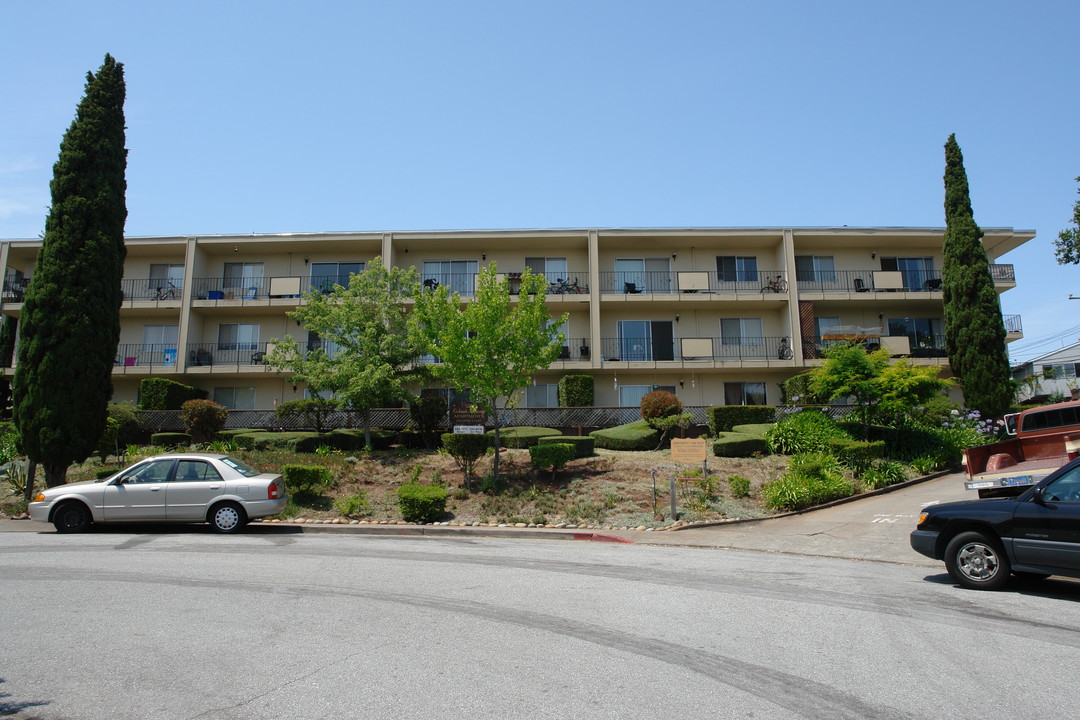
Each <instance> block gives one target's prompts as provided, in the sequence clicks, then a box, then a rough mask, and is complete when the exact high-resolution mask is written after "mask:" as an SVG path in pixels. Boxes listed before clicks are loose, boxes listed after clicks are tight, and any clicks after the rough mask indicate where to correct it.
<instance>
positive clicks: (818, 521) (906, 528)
mask: <svg viewBox="0 0 1080 720" xmlns="http://www.w3.org/2000/svg"><path fill="white" fill-rule="evenodd" d="M975 499H977V496H976V495H975V493H974V492H968V491H967V490H965V489H964V475H963V474H962V473H954V474H950V475H945V476H942V477H939V478H936V479H934V480H927V481H925V482H922V483H917V484H914V485H910V486H908V487H904V488H900V489H897V490H894V491H893V492H888V493H883V494H881V495H876V496H873V497H869V498H863V499H860V500H854V501H851V502H847V503H843V504H840V505H835V506H833V507H827V508H822V509H820V510H812V511H810V512H806V513H801V514H798V515H789V516H786V517H778V518H770V519H766V520H757V521H753V522H745V523H735V524H729V525H714V526H710V527H703V528H691V529H687V530H678V531H675V532H665V533H648V534H646V533H634V534H633V536H629V535H628V537H631V539H633V540H634V541H635V542H639V543H649V544H657V545H682V546H688V547H712V548H730V549H738V550H759V551H763V552H777V553H789V554H794V555H814V556H819V557H834V558H847V559H852V560H872V561H877V562H891V563H900V564H904V565H925V566H927V567H938V566H940V563H937V562H935V561H933V560H931V559H930V558H927V557H924V556H922V555H919V554H918V553H916V552H915V551H914V550H912V549H911V546H910V545H909V544H908V534H909V533H910V532H911V531H912V530H914V529H915V523H916V522H917V521H918V518H919V512H920V511H921V509H922V508H924V507H926V506H927V505H932V504H936V503H943V502H951V501H953V500H975ZM619 534H620V535H622V534H623V533H619Z"/></svg>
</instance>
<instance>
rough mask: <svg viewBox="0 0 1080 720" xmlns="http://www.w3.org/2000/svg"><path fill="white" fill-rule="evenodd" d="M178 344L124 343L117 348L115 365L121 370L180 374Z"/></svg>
mask: <svg viewBox="0 0 1080 720" xmlns="http://www.w3.org/2000/svg"><path fill="white" fill-rule="evenodd" d="M178 360H179V356H178V351H177V348H176V343H162V344H154V343H123V344H121V345H118V346H117V348H116V360H114V361H113V365H114V366H115V367H119V368H131V367H142V368H150V369H151V370H153V371H157V372H161V371H173V372H178V371H179V370H180V367H179V366H178V364H177V362H178Z"/></svg>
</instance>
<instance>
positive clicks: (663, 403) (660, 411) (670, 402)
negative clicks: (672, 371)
mask: <svg viewBox="0 0 1080 720" xmlns="http://www.w3.org/2000/svg"><path fill="white" fill-rule="evenodd" d="M682 411H683V404H682V401H681V400H679V398H677V397H675V393H670V392H668V391H667V390H653V391H652V392H651V393H648V394H646V395H645V397H643V398H641V419H642V420H646V421H650V422H649V424H650V425H651V424H652V422H651V421H653V420H657V419H659V418H665V417H671V416H672V415H678V414H679V413H681V412H682Z"/></svg>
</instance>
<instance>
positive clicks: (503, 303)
mask: <svg viewBox="0 0 1080 720" xmlns="http://www.w3.org/2000/svg"><path fill="white" fill-rule="evenodd" d="M546 289H547V280H546V279H545V278H544V276H543V275H534V274H532V273H531V272H530V271H529V269H528V268H526V269H525V271H524V272H523V273H522V274H521V285H520V288H519V291H518V294H517V295H513V296H511V294H510V286H509V283H508V282H507V280H506V279H505V278H502V279H500V278H499V276H498V274H497V273H496V269H495V263H491V264H490V265H488V266H487V267H486V268H484V269H483V270H481V271H480V274H479V275H478V276H477V279H476V297H475V298H474V299H473V301H472V302H462V300H461V297H460V296H459V295H458V293H456V292H455V293H453V294H451V293H450V292H449V290H448V288H447V287H446V286H441V287H439V288H436V289H435V290H433V291H424V292H423V293H421V294H420V295H419V296H418V297H417V301H416V314H417V316H418V317H419V318H420V320H421V322H422V324H423V327H424V328H425V329H426V332H427V333H428V339H429V343H430V351H431V352H432V353H433V354H434V355H437V356H438V357H439V358H441V359H442V364H441V365H437V366H436V367H435V373H436V375H437V376H438V377H440V378H441V379H443V380H444V381H446V382H447V383H448V384H450V385H452V386H453V387H454V388H456V389H457V390H464V389H465V388H470V391H471V393H472V399H473V401H474V402H475V403H476V404H477V405H478V406H480V407H481V408H482V409H484V410H485V411H487V413H488V415H490V416H491V419H492V420H493V421H494V424H495V459H494V462H493V464H492V472H493V473H494V474H495V476H496V477H497V476H498V475H499V428H500V426H501V422H500V420H499V415H500V412H501V411H502V410H509V409H511V408H513V407H514V406H515V405H516V404H517V402H518V400H519V395H520V393H519V392H518V391H519V390H520V389H521V388H523V387H525V386H526V385H528V384H529V382H530V381H531V380H532V377H533V376H534V375H535V374H536V372H537V371H538V370H542V369H544V368H546V367H548V366H549V365H550V364H551V363H552V362H553V361H554V360H555V359H556V358H558V357H559V353H560V352H562V346H563V343H564V342H565V338H564V337H563V334H562V333H561V332H559V330H558V325H560V324H562V323H564V322H566V319H567V317H568V316H567V315H563V316H562V317H561V318H560V319H558V320H555V321H554V322H553V321H552V318H551V314H550V313H549V312H548V309H547V305H546V303H545V291H546Z"/></svg>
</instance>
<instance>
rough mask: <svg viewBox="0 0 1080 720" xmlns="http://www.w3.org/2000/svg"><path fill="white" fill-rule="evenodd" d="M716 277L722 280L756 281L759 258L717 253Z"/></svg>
mask: <svg viewBox="0 0 1080 720" xmlns="http://www.w3.org/2000/svg"><path fill="white" fill-rule="evenodd" d="M716 279H717V280H720V281H721V282H756V281H757V279H758V269H757V258H756V257H752V256H749V255H717V256H716Z"/></svg>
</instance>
